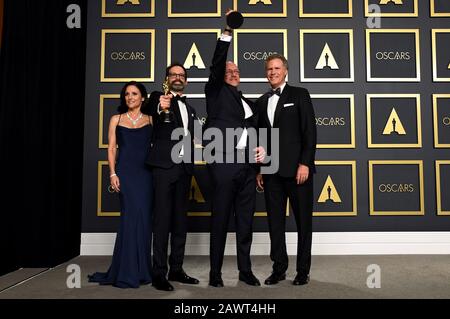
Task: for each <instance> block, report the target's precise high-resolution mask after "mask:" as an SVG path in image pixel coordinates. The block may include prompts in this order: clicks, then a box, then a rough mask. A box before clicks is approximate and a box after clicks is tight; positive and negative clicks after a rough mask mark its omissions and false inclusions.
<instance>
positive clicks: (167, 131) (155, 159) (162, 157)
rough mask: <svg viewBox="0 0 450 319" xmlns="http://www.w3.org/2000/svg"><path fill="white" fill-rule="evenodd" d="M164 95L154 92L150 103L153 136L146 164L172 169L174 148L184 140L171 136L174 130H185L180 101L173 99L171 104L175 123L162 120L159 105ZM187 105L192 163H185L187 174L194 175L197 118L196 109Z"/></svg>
mask: <svg viewBox="0 0 450 319" xmlns="http://www.w3.org/2000/svg"><path fill="white" fill-rule="evenodd" d="M163 94H164V93H162V92H158V91H154V92H152V94H151V95H150V98H149V101H148V103H149V109H150V114H151V115H152V118H153V135H152V142H151V145H150V151H149V154H148V157H147V161H146V163H147V164H148V165H150V166H154V167H159V168H171V167H173V166H174V165H175V163H174V162H173V161H172V158H171V152H172V148H173V146H174V145H175V144H177V143H178V142H180V141H181V140H182V139H181V137H180V139H178V140H174V141H172V140H171V135H172V131H173V130H174V129H176V128H183V120H182V119H181V113H180V107H179V106H178V101H176V100H175V99H172V101H171V104H170V109H171V110H172V111H173V112H174V121H173V122H172V123H164V122H163V121H162V120H161V115H160V114H158V105H159V97H160V96H161V95H163ZM185 104H186V110H187V115H188V130H189V133H190V141H191V154H190V156H191V158H190V163H185V164H186V166H185V167H186V170H187V172H188V173H189V174H192V173H193V171H194V164H193V163H194V158H193V154H194V143H193V137H194V121H195V119H196V118H197V117H196V113H195V110H194V108H193V107H191V106H190V105H189V104H188V103H187V102H186V103H185ZM185 151H186V150H185Z"/></svg>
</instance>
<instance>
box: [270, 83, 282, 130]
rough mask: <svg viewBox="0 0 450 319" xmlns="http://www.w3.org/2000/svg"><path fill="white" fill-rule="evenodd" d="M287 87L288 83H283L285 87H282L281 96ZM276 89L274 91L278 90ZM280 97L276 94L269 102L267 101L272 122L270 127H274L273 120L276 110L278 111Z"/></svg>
mask: <svg viewBox="0 0 450 319" xmlns="http://www.w3.org/2000/svg"><path fill="white" fill-rule="evenodd" d="M285 86H286V83H283V85H281V86H280V94H281V93H283V90H284V87H285ZM276 89H277V88H275V89H274V90H276ZM279 99H280V97H279V96H278V95H276V94H274V95H272V96H271V97H270V98H269V100H268V101H267V116H268V118H269V121H270V125H271V126H272V127H273V120H274V118H275V110H276V109H277V104H278V100H279Z"/></svg>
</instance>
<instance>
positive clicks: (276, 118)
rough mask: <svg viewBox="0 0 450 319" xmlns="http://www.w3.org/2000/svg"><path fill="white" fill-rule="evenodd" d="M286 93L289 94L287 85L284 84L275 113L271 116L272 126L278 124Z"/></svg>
mask: <svg viewBox="0 0 450 319" xmlns="http://www.w3.org/2000/svg"><path fill="white" fill-rule="evenodd" d="M288 95H289V86H288V85H287V84H286V85H285V86H284V89H283V93H281V96H280V99H279V100H278V103H277V107H276V109H275V115H274V118H273V127H276V126H277V124H278V120H279V118H280V113H281V110H282V109H283V105H284V103H285V102H286V100H287V97H288Z"/></svg>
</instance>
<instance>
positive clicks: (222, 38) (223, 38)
mask: <svg viewBox="0 0 450 319" xmlns="http://www.w3.org/2000/svg"><path fill="white" fill-rule="evenodd" d="M232 38H233V37H232V36H231V35H227V34H223V33H222V35H221V36H220V41H225V42H231V39H232Z"/></svg>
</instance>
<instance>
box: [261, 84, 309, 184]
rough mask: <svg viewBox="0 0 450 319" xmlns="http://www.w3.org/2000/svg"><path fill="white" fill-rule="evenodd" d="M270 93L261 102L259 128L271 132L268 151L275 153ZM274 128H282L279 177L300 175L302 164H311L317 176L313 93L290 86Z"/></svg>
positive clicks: (277, 109)
mask: <svg viewBox="0 0 450 319" xmlns="http://www.w3.org/2000/svg"><path fill="white" fill-rule="evenodd" d="M268 99H269V94H267V93H266V94H264V95H263V96H261V97H260V98H259V99H258V100H257V101H256V105H257V107H258V111H259V118H258V127H259V128H267V129H268V132H269V134H268V141H267V143H268V152H269V154H270V153H271V145H270V140H271V139H270V137H271V135H270V128H271V124H270V121H269V117H268V115H267V103H268ZM273 127H274V128H278V129H279V134H280V139H279V152H280V153H279V157H280V166H279V170H278V174H279V175H280V176H282V177H293V176H296V172H297V168H298V165H299V164H304V165H307V166H308V167H309V169H310V172H311V173H315V165H314V158H315V153H316V141H317V132H316V120H315V115H314V109H313V106H312V103H311V98H310V96H309V92H308V91H307V90H306V89H304V88H300V87H293V86H289V85H288V84H286V86H285V87H284V90H283V92H282V94H281V96H280V99H279V100H278V104H277V107H276V109H275V116H274V121H273Z"/></svg>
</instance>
